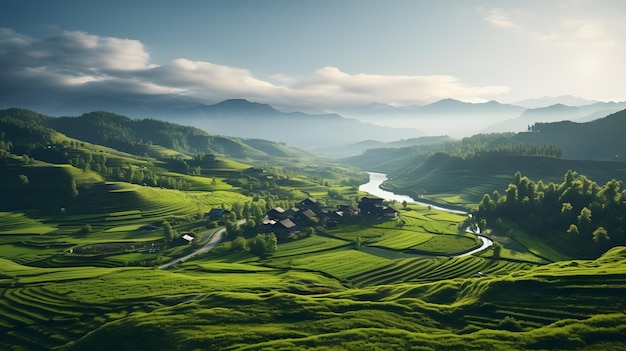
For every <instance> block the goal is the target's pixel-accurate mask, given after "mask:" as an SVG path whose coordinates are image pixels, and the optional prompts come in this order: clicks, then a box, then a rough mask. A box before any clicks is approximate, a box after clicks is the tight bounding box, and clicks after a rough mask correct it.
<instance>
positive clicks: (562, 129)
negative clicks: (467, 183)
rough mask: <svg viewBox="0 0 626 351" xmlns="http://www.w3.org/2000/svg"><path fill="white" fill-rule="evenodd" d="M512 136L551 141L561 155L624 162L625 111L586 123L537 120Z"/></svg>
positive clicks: (535, 141)
mask: <svg viewBox="0 0 626 351" xmlns="http://www.w3.org/2000/svg"><path fill="white" fill-rule="evenodd" d="M531 129H532V130H531V131H530V132H526V133H519V134H517V135H516V136H515V137H514V139H515V140H517V141H519V142H522V143H528V144H533V145H544V144H554V145H557V146H559V148H560V149H561V151H562V152H563V158H567V159H575V160H607V161H622V162H624V161H626V138H625V137H624V133H625V131H626V110H622V111H619V112H616V113H614V114H611V115H608V116H606V117H604V118H600V119H597V120H595V121H591V122H587V123H575V122H570V121H563V122H554V123H536V124H534V125H533V126H532V127H531Z"/></svg>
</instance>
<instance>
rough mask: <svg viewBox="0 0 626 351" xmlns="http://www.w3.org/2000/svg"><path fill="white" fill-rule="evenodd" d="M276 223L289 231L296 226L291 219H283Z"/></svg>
mask: <svg viewBox="0 0 626 351" xmlns="http://www.w3.org/2000/svg"><path fill="white" fill-rule="evenodd" d="M278 223H280V224H281V225H282V226H283V227H285V228H287V229H291V228H293V227H295V226H296V224H295V223H294V222H292V221H291V219H289V218H287V219H283V220H282V221H280V222H278Z"/></svg>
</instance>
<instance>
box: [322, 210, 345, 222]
mask: <svg viewBox="0 0 626 351" xmlns="http://www.w3.org/2000/svg"><path fill="white" fill-rule="evenodd" d="M326 216H327V217H328V220H329V221H333V222H337V223H339V222H341V221H342V220H343V218H344V216H343V212H341V211H332V212H329V213H328V214H327V215H326Z"/></svg>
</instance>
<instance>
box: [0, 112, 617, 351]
mask: <svg viewBox="0 0 626 351" xmlns="http://www.w3.org/2000/svg"><path fill="white" fill-rule="evenodd" d="M622 114H623V112H622ZM619 116H621V114H620V115H618V117H611V118H609V119H608V120H607V121H612V122H611V123H613V124H610V126H609V127H608V128H610V129H615V128H616V127H615V125H616V124H615V123H618V122H616V121H618V120H621V118H619ZM600 124H601V122H595V123H594V126H597V125H600ZM580 128H584V126H581V127H580ZM594 128H596V127H594ZM597 128H599V127H597ZM541 129H542V131H546V132H547V131H549V130H550V125H546V126H542V128H541ZM0 130H1V131H2V133H1V134H0V151H1V152H0V157H1V158H0V167H1V169H2V172H1V173H0V180H1V182H0V191H2V194H3V197H2V199H1V201H0V295H1V296H2V300H1V301H0V332H2V334H3V335H5V336H6V337H3V338H2V339H0V348H2V349H7V350H105V349H106V350H108V349H111V348H117V349H121V350H135V349H154V350H168V349H180V350H189V349H220V350H239V349H248V350H263V349H272V350H281V349H284V350H287V349H320V350H322V349H337V348H341V349H349V350H360V349H419V350H459V349H462V350H483V349H492V350H526V349H537V350H543V349H546V350H547V349H574V350H591V349H598V348H601V349H606V350H619V349H621V348H622V347H623V341H622V336H623V335H624V333H625V332H626V329H625V328H626V327H625V326H626V315H625V313H624V307H623V306H624V303H625V302H626V301H624V296H623V294H622V292H623V289H624V284H625V283H624V281H625V280H624V278H625V277H624V273H623V272H624V271H625V269H626V267H625V265H626V249H625V246H624V242H623V237H622V236H620V234H619V233H620V232H619V230H620V228H623V223H622V222H621V220H620V219H619V218H621V217H619V216H615V215H614V214H615V213H620V211H622V209H623V206H624V205H623V204H624V202H623V199H624V197H625V196H626V191H625V190H624V189H623V185H622V183H621V181H618V180H615V181H614V182H611V181H610V179H611V178H618V179H621V177H622V175H623V173H622V172H623V169H624V167H623V164H622V163H621V162H620V161H619V160H613V161H606V160H602V159H601V158H602V157H598V158H600V159H595V158H593V159H585V160H573V159H569V158H564V157H562V156H563V155H562V154H564V152H562V150H561V147H560V146H558V145H545V146H541V145H537V144H539V143H541V142H542V141H537V140H535V141H534V142H532V143H531V142H530V141H528V142H521V141H520V140H522V139H524V138H525V135H520V134H512V133H509V134H507V133H504V134H489V135H477V136H474V137H472V138H466V139H463V140H448V139H443V140H440V141H437V142H432V143H431V142H429V143H426V144H420V145H417V146H406V145H398V146H397V147H389V146H390V145H386V146H387V147H384V148H380V149H375V148H374V149H369V150H368V151H366V152H365V153H364V154H363V155H361V156H353V157H350V158H344V159H332V158H327V157H321V156H318V155H315V154H314V153H312V152H310V151H303V150H301V149H296V148H292V147H290V146H288V145H285V144H284V143H277V142H273V141H268V140H262V139H246V138H237V137H227V136H216V135H212V134H209V133H207V132H205V131H203V130H200V129H196V128H193V127H186V126H181V125H177V124H174V123H169V122H163V121H157V120H133V119H130V118H128V117H125V116H120V115H115V114H112V113H105V112H94V113H89V114H85V115H82V116H80V117H61V118H58V117H50V116H46V115H41V114H38V113H36V112H33V111H28V110H21V109H8V110H1V111H0ZM587 132H588V133H589V129H587ZM596 132H597V133H605V132H604V131H603V130H601V129H598V130H597V131H596ZM533 136H535V134H533ZM536 137H537V138H538V137H540V135H539V134H537V135H536ZM563 145H565V144H563ZM590 145H591V144H590ZM590 145H588V146H587V147H588V149H589V150H591V151H593V153H594V154H595V155H602V154H604V153H603V151H602V147H604V146H602V145H600V146H597V145H596V146H590ZM616 145H617V146H615V148H617V147H622V145H621V144H619V143H617V142H616ZM564 150H566V148H564ZM590 154H591V153H590ZM574 166H576V169H577V170H578V171H579V172H580V173H576V172H573V171H570V172H566V171H567V169H569V168H570V167H572V168H573V167H574ZM564 170H565V171H564ZM562 171H563V172H562ZM587 171H589V174H591V175H590V178H587V177H585V176H584V175H583V174H588V173H587ZM516 172H518V173H519V172H521V173H519V175H518V173H516ZM535 177H538V178H539V179H535ZM597 179H599V180H597ZM593 180H597V181H602V182H603V183H600V184H598V183H595V182H594V181H593ZM604 183H606V184H605V185H602V184H604ZM381 186H382V189H380V187H381ZM513 187H515V191H513V190H511V189H513ZM389 191H393V192H395V193H398V194H406V196H400V197H388V195H389V194H390V193H389ZM498 191H500V192H501V196H499V197H497V198H496V197H495V195H494V194H495V193H494V192H498ZM540 194H542V195H540ZM407 196H411V197H413V199H418V200H419V201H413V199H412V198H409V197H407ZM554 197H556V198H557V200H555V201H557V202H558V201H560V200H561V198H562V199H563V201H562V202H567V203H568V204H569V206H570V207H568V206H565V205H564V204H562V205H563V208H565V210H561V204H560V203H559V204H560V205H559V208H558V209H556V210H554V208H553V205H552V204H551V203H549V202H548V200H549V199H552V198H554ZM422 199H423V200H424V201H423V202H422ZM507 206H508V207H507ZM542 206H550V209H551V210H550V211H554V212H559V213H561V212H566V213H564V216H563V217H558V218H557V217H556V214H553V213H552V212H549V211H548V210H546V209H544V208H543V207H542ZM583 207H584V208H587V210H588V211H590V213H591V215H590V217H589V222H586V220H587V219H585V218H586V217H585V218H583V219H582V220H581V218H582V217H580V218H577V217H578V216H582V213H586V212H585V211H584V210H582V208H583ZM541 211H543V212H541ZM567 211H569V212H567ZM468 213H471V215H472V216H468V215H467V214H468ZM540 213H542V214H544V216H546V217H549V216H554V217H550V218H554V221H557V220H558V226H555V227H554V228H546V231H545V232H544V231H541V235H539V234H538V232H539V231H538V230H537V229H536V228H538V227H539V228H541V226H544V223H542V222H540V221H539V220H538V219H537V218H540ZM565 215H566V216H565ZM529 218H532V219H533V221H529V220H528V219H529ZM574 222H575V223H576V225H575V226H576V232H577V233H578V234H577V235H578V236H579V237H580V238H579V239H572V238H571V235H573V234H572V232H570V231H569V230H568V229H567V226H568V225H570V224H573V223H574ZM554 223H556V222H554ZM531 224H532V225H534V226H530V225H531ZM585 224H589V225H588V226H585ZM598 226H602V227H603V228H604V229H605V230H606V232H607V233H608V234H607V235H606V238H604V237H603V236H602V233H596V232H597V230H598V229H597V227H598ZM468 227H469V228H472V230H473V231H475V232H480V233H481V235H482V236H477V235H476V234H473V233H471V232H467V231H466V228H468ZM547 229H549V230H547ZM592 232H594V233H596V234H593V236H592V234H591V233H592ZM568 235H570V236H568ZM486 238H489V239H488V240H489V241H486ZM605 239H606V240H605Z"/></svg>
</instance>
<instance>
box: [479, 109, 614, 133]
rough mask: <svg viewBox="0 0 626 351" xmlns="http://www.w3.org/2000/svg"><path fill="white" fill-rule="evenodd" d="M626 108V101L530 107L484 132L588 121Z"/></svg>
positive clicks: (523, 129)
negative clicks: (542, 124)
mask: <svg viewBox="0 0 626 351" xmlns="http://www.w3.org/2000/svg"><path fill="white" fill-rule="evenodd" d="M624 108H626V102H619V103H616V102H596V103H593V104H590V105H583V106H568V105H563V104H555V105H550V106H546V107H539V108H534V109H528V110H526V111H524V112H523V113H522V114H521V115H519V116H518V117H515V118H511V119H507V120H504V121H501V122H498V123H495V124H492V125H491V126H489V127H487V128H484V129H483V130H482V131H481V132H483V133H494V132H495V133H498V132H522V131H526V130H528V128H529V127H530V126H532V125H533V124H535V123H550V122H560V121H576V120H580V121H588V120H591V119H595V118H601V117H605V116H606V115H608V114H611V113H615V112H617V111H620V110H622V109H624Z"/></svg>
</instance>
